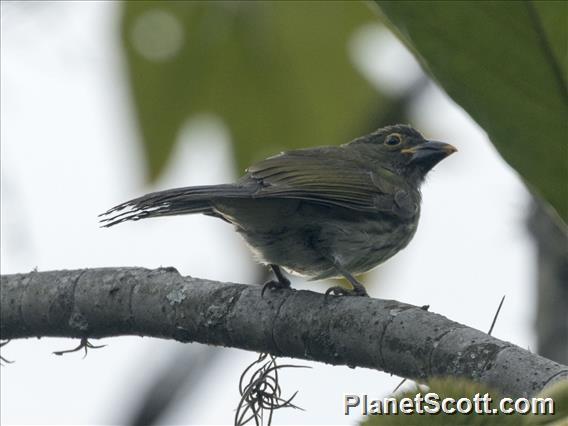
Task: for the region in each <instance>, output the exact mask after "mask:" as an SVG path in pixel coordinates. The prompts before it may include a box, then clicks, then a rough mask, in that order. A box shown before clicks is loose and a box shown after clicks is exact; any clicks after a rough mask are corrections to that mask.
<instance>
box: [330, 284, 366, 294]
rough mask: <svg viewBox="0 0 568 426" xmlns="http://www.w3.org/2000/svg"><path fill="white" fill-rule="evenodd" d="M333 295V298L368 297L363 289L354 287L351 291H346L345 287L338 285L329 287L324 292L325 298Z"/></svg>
mask: <svg viewBox="0 0 568 426" xmlns="http://www.w3.org/2000/svg"><path fill="white" fill-rule="evenodd" d="M330 294H333V295H334V296H363V297H369V294H368V293H367V291H366V290H365V288H363V287H354V288H352V289H347V288H345V287H341V286H339V285H337V286H335V287H330V288H328V289H327V291H326V292H325V297H327V296H329V295H330Z"/></svg>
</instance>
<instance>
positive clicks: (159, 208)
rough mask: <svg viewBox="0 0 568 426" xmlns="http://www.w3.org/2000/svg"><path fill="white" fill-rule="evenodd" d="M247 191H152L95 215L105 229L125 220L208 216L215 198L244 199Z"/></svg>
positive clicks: (216, 188)
mask: <svg viewBox="0 0 568 426" xmlns="http://www.w3.org/2000/svg"><path fill="white" fill-rule="evenodd" d="M250 195H251V193H250V190H249V189H247V188H246V187H243V186H240V185H234V184H227V185H206V186H188V187H185V188H176V189H168V190H166V191H159V192H152V193H150V194H146V195H144V196H142V197H138V198H134V199H133V200H130V201H126V202H124V203H122V204H119V205H117V206H115V207H113V208H111V209H110V210H108V211H106V212H104V213H102V214H100V215H99V217H101V219H100V223H101V226H103V227H105V228H107V227H109V226H113V225H116V224H119V223H122V222H126V221H128V220H140V219H146V218H150V217H158V216H174V215H180V214H191V213H212V212H213V206H212V205H211V201H212V200H213V199H218V198H241V197H242V198H248V197H250Z"/></svg>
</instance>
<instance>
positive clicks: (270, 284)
mask: <svg viewBox="0 0 568 426" xmlns="http://www.w3.org/2000/svg"><path fill="white" fill-rule="evenodd" d="M283 288H290V281H288V280H286V281H278V280H270V281H267V282H265V283H264V285H263V286H262V291H261V292H260V297H264V292H265V291H266V290H281V289H283Z"/></svg>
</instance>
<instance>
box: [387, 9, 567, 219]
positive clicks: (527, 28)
mask: <svg viewBox="0 0 568 426" xmlns="http://www.w3.org/2000/svg"><path fill="white" fill-rule="evenodd" d="M377 3H378V4H379V7H380V9H381V11H382V12H383V14H384V15H385V21H388V22H387V23H388V24H389V25H390V26H391V28H393V29H394V30H395V32H396V33H397V35H398V36H399V37H400V38H401V40H402V41H403V42H405V43H406V44H407V45H408V46H409V47H410V49H411V50H412V51H413V52H414V53H415V54H416V56H418V58H419V60H420V61H421V62H422V63H423V65H424V67H425V68H426V69H427V70H428V71H429V72H430V73H431V74H432V75H433V76H434V78H436V79H437V80H438V81H439V83H440V84H441V86H442V87H443V88H444V89H445V90H446V91H447V93H448V94H449V95H450V96H451V97H452V98H453V99H454V100H455V101H456V102H458V103H459V104H460V105H461V106H462V107H463V108H464V109H465V110H466V111H467V112H468V113H469V114H470V115H471V116H472V117H473V119H474V120H476V121H477V122H478V123H479V124H480V125H481V126H482V127H483V128H484V129H485V130H486V131H487V133H488V134H489V137H490V138H491V140H492V142H493V143H494V144H495V146H496V147H497V149H498V150H499V152H500V153H501V155H502V156H503V157H504V158H505V160H506V161H507V162H508V163H509V164H510V165H511V166H513V167H514V168H515V169H516V170H517V171H518V172H519V174H520V175H521V176H522V177H523V178H524V179H525V181H526V182H527V183H528V184H529V185H530V186H531V187H532V188H533V189H534V190H536V192H537V193H539V194H540V195H541V196H542V197H544V198H545V199H546V200H547V201H548V202H549V203H550V204H551V205H552V206H553V207H554V208H555V209H556V211H557V212H558V213H559V214H560V215H561V217H562V218H563V219H564V221H566V220H567V219H568V92H567V89H566V75H567V70H568V56H567V47H568V2H549V1H540V2H531V1H523V2H499V1H496V2H493V1H491V2H489V1H488V2H473V1H462V2H436V1H404V2H394V1H381V0H378V1H377ZM479 168H480V172H481V170H482V169H483V165H479Z"/></svg>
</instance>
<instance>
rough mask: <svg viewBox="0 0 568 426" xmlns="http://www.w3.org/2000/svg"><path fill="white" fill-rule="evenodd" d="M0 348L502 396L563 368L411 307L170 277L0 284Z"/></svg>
mask: <svg viewBox="0 0 568 426" xmlns="http://www.w3.org/2000/svg"><path fill="white" fill-rule="evenodd" d="M0 289H1V297H0V313H1V315H0V320H1V321H0V337H1V338H2V339H19V338H28V337H44V336H52V337H56V336H57V337H81V338H83V337H93V338H101V337H110V336H121V335H139V336H151V337H159V338H164V339H175V340H178V341H181V342H190V341H195V342H200V343H206V344H209V345H220V346H231V347H236V348H241V349H246V350H252V351H256V352H269V353H272V354H274V355H279V356H287V357H293V358H302V359H309V360H315V361H320V362H325V363H329V364H334V365H349V366H351V367H356V366H357V367H368V368H373V369H376V370H381V371H386V372H388V373H392V374H396V375H399V376H402V377H407V378H412V379H416V380H423V379H425V378H427V377H432V376H462V377H468V378H471V379H473V380H476V381H479V382H482V383H485V384H487V385H489V386H492V387H494V388H496V389H499V390H501V391H502V392H503V393H504V394H506V395H509V396H530V395H533V394H535V393H537V392H539V391H540V390H541V389H543V388H544V387H545V386H547V385H549V384H551V383H552V382H554V381H556V380H560V379H566V378H568V367H567V366H563V365H561V364H558V363H555V362H553V361H550V360H548V359H546V358H543V357H540V356H538V355H535V354H533V353H530V352H528V351H526V350H524V349H522V348H519V347H518V346H515V345H513V344H511V343H507V342H504V341H501V340H498V339H495V338H494V337H491V336H489V335H487V334H486V333H483V332H481V331H478V330H475V329H472V328H469V327H466V326H465V325H462V324H458V323H456V322H453V321H450V320H449V319H447V318H445V317H443V316H441V315H437V314H434V313H431V312H428V311H426V310H424V309H421V308H419V307H416V306H412V305H407V304H404V303H400V302H397V301H393V300H381V299H371V298H363V297H333V296H330V297H328V298H325V297H324V296H323V295H322V294H319V293H314V292H311V291H295V290H278V291H269V292H267V293H266V294H265V296H264V298H262V297H261V294H260V290H261V287H260V286H250V285H242V284H232V283H221V282H216V281H208V280H203V279H198V278H192V277H182V276H181V275H180V274H179V273H178V272H177V271H176V270H175V269H174V268H161V269H157V270H148V269H143V268H100V269H83V270H71V271H49V272H31V273H28V274H14V275H2V277H1V287H0Z"/></svg>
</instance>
